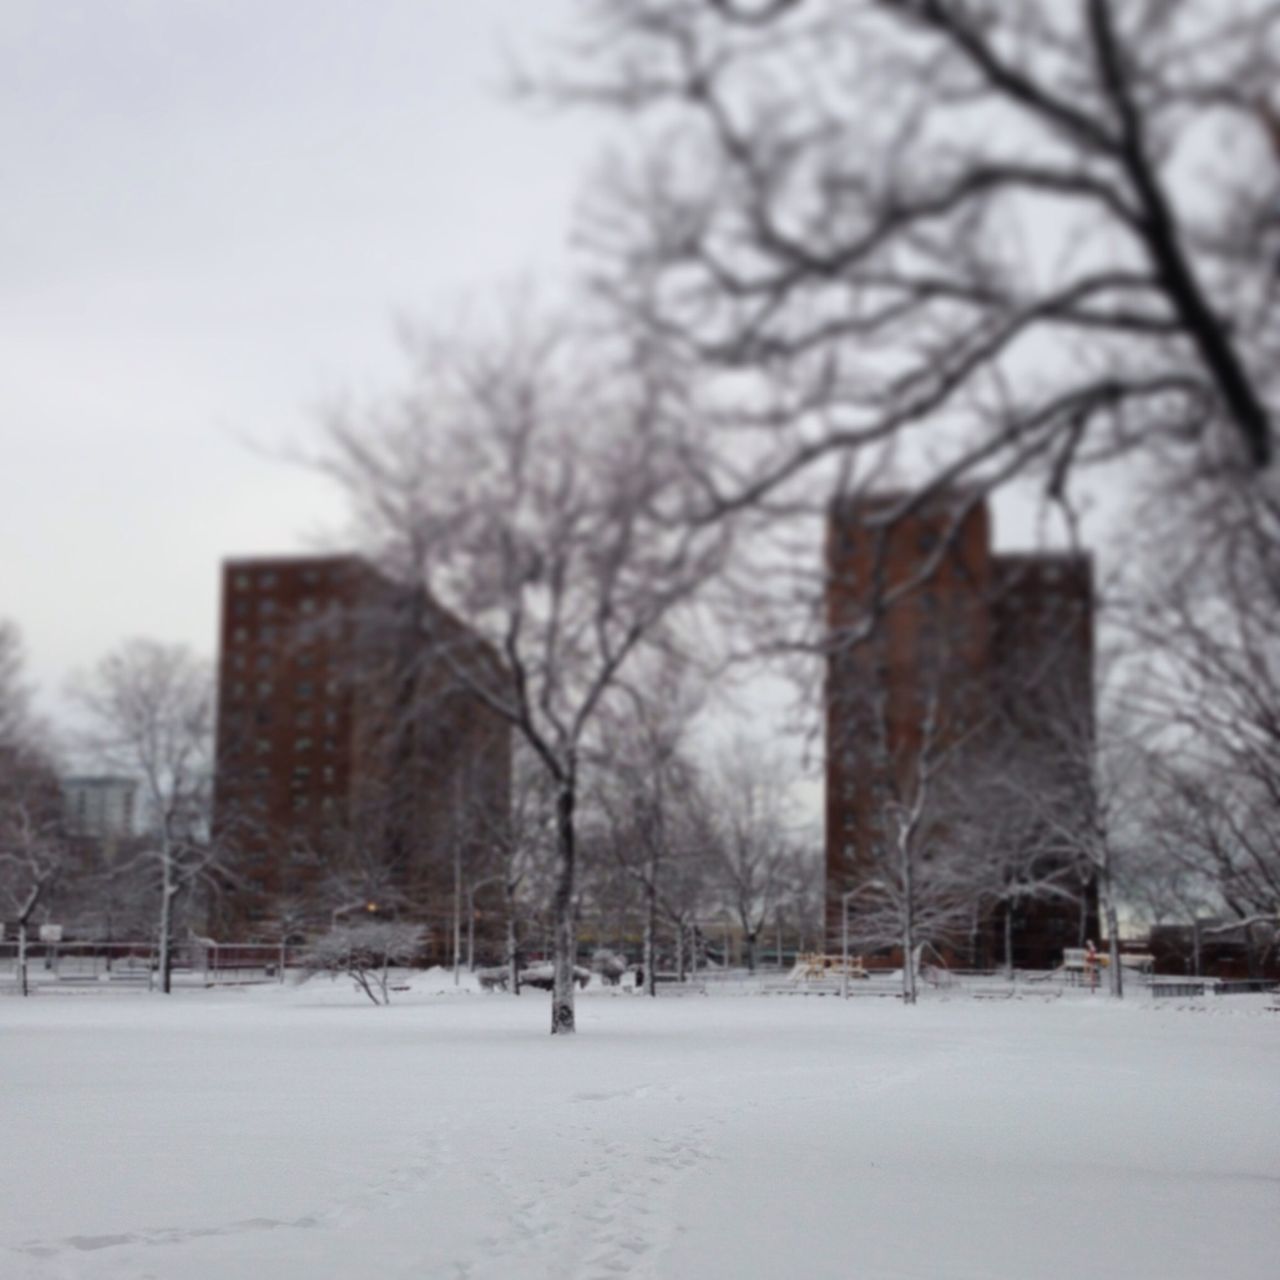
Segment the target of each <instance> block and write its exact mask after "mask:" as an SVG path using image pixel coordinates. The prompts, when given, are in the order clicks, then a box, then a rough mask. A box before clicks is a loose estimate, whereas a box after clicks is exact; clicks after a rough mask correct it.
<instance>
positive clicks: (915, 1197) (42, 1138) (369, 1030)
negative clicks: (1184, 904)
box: [0, 981, 1280, 1280]
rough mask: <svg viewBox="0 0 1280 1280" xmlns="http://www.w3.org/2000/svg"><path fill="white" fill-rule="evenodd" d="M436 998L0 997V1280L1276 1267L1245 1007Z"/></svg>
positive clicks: (1272, 1087) (310, 989)
mask: <svg viewBox="0 0 1280 1280" xmlns="http://www.w3.org/2000/svg"><path fill="white" fill-rule="evenodd" d="M429 985H430V984H422V983H419V984H418V989H417V990H415V991H413V992H410V993H408V994H406V995H402V996H401V997H400V1002H399V1003H398V1004H393V1005H392V1006H391V1007H390V1008H389V1009H382V1008H374V1006H373V1005H371V1004H369V1003H368V1001H367V1000H365V998H364V997H363V996H357V995H355V994H353V993H352V992H351V990H350V987H349V984H331V983H329V982H327V981H321V982H319V983H312V984H309V985H308V986H306V987H302V988H298V989H294V988H261V989H256V990H252V991H223V992H210V993H206V992H182V993H179V994H176V995H174V996H173V997H170V998H169V999H165V998H163V997H160V996H156V995H147V994H145V993H142V992H128V993H118V992H116V993H102V994H79V995H64V996H52V995H47V996H40V997H36V998H35V999H32V1000H27V1001H21V1000H18V999H15V998H5V999H3V1000H0V1082H2V1088H0V1134H3V1138H4V1160H3V1164H2V1165H0V1277H3V1278H4V1280H19V1278H27V1277H30V1278H38V1280H51V1278H53V1277H93V1278H99V1277H101V1278H111V1280H119V1278H121V1277H130V1278H131V1280H135V1278H136V1280H142V1278H143V1277H154V1280H170V1278H180V1280H215V1278H216V1280H257V1278H259V1277H262V1278H264V1280H295V1278H298V1280H302V1278H304V1277H305V1278H306V1280H327V1278H328V1277H343V1278H344V1280H363V1278H365V1277H369V1278H370V1280H374V1278H376V1280H382V1278H383V1277H405V1278H408V1277H413V1278H414V1280H429V1278H431V1277H446V1278H448V1280H484V1278H487V1277H494V1278H496V1277H503V1278H504V1280H524V1278H525V1277H530V1278H535V1280H536V1278H540V1277H555V1278H556V1280H561V1278H565V1280H572V1278H573V1277H602V1278H609V1277H613V1278H616V1277H619V1276H628V1275H630V1276H648V1277H661V1278H662V1280H684V1278H685V1277H690V1278H692V1277H697V1278H699V1280H703V1278H711V1280H720V1278H721V1277H725V1278H734V1280H743V1278H747V1280H750V1278H752V1277H762V1278H763V1277H767V1278H768V1280H778V1278H779V1277H787V1276H804V1277H806V1278H807V1280H826V1278H828V1277H829V1278H831V1280H850V1278H859V1280H897V1278H900V1277H902V1278H905V1277H921V1278H924V1280H961V1278H965V1280H968V1278H975V1280H976V1278H977V1277H983V1278H988V1277H990V1278H992V1280H994V1278H997V1277H998V1278H1001V1280H1003V1278H1004V1277H1009V1278H1010V1280H1012V1278H1013V1277H1017V1278H1018V1280H1055V1278H1058V1277H1062V1278H1064V1280H1065V1278H1067V1277H1070V1280H1084V1278H1086V1277H1092V1278H1094V1280H1110V1278H1112V1277H1124V1278H1125V1280H1148V1278H1150V1280H1173V1278H1175V1277H1194V1278H1196V1280H1203V1278H1205V1277H1212V1276H1218V1275H1223V1276H1230V1277H1232V1280H1249V1278H1251V1277H1258V1278H1259V1280H1262V1278H1264V1277H1265V1278H1266V1280H1273V1278H1274V1277H1275V1276H1276V1275H1278V1274H1280V1087H1278V1086H1280V1014H1278V1013H1271V1012H1266V1011H1265V1009H1266V1006H1267V1005H1268V1004H1269V1003H1270V1000H1269V998H1267V997H1256V998H1239V999H1234V1000H1232V1001H1231V1002H1230V1003H1228V1002H1227V1001H1223V1000H1219V1001H1217V1002H1216V1003H1214V1002H1211V1001H1208V1000H1201V1001H1196V1002H1188V1004H1187V1005H1184V1006H1182V1007H1176V1008H1171V1007H1161V1006H1153V1005H1152V1004H1150V1003H1149V1002H1148V1000H1149V997H1142V996H1139V997H1138V998H1136V999H1134V1000H1131V1001H1126V1002H1125V1004H1124V1005H1123V1006H1115V1005H1112V1004H1111V1003H1110V1002H1108V1001H1107V1000H1106V999H1105V998H1102V997H1095V998H1089V997H1087V996H1076V997H1074V998H1073V997H1071V996H1068V997H1067V998H1064V999H1060V1000H1057V1001H1051V1002H1045V1001H1040V1000H1008V1001H974V1000H971V999H964V998H958V999H943V998H939V997H937V996H936V995H935V996H933V997H932V998H930V999H928V1000H926V1001H925V1002H924V1003H922V1004H921V1005H920V1006H919V1007H917V1008H915V1009H903V1008H901V1007H899V1006H898V1004H897V1003H896V1002H893V1001H889V1000H851V1001H849V1002H847V1003H841V1002H839V1001H836V1000H831V999H803V998H785V997H776V996H775V997H762V996H757V997H754V998H749V999H728V998H721V997H716V996H709V997H690V998H685V999H673V998H670V997H665V998H661V999H659V1000H656V1001H650V1000H645V999H644V998H642V997H638V996H631V995H609V994H604V993H601V994H588V995H587V996H586V997H584V998H582V999H581V1001H580V1004H579V1015H580V1016H579V1025H580V1034H579V1035H578V1036H577V1037H576V1038H575V1039H553V1038H552V1037H550V1036H548V1035H547V1034H546V1026H547V1022H548V1008H547V998H546V997H545V996H544V995H536V994H535V995H526V996H522V997H521V998H520V999H518V1000H517V999H513V998H511V997H508V996H504V995H492V996H484V995H478V994H461V995H455V994H443V995H434V994H430V993H429V991H428V990H426V989H425V987H426V986H429ZM1193 1005H1194V1006H1198V1009H1197V1008H1193V1007H1192V1006H1193Z"/></svg>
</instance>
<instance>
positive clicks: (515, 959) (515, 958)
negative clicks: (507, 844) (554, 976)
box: [507, 883, 520, 996]
mask: <svg viewBox="0 0 1280 1280" xmlns="http://www.w3.org/2000/svg"><path fill="white" fill-rule="evenodd" d="M507 987H508V989H509V990H510V992H511V994H512V995H513V996H518V995H519V994H520V940H519V938H518V937H517V936H516V890H515V885H513V884H510V883H508V885H507Z"/></svg>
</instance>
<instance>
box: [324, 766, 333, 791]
mask: <svg viewBox="0 0 1280 1280" xmlns="http://www.w3.org/2000/svg"><path fill="white" fill-rule="evenodd" d="M322 774H323V777H324V784H325V786H326V787H331V786H333V776H334V769H333V765H331V764H327V765H325V767H324V769H323V771H322Z"/></svg>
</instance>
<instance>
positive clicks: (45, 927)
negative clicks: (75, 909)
mask: <svg viewBox="0 0 1280 1280" xmlns="http://www.w3.org/2000/svg"><path fill="white" fill-rule="evenodd" d="M40 941H41V942H61V941H62V926H61V925H60V924H42V925H41V926H40Z"/></svg>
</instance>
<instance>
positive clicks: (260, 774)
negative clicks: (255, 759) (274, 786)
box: [253, 764, 271, 782]
mask: <svg viewBox="0 0 1280 1280" xmlns="http://www.w3.org/2000/svg"><path fill="white" fill-rule="evenodd" d="M270 776H271V770H270V769H268V768H267V766H266V765H265V764H260V765H259V766H258V767H257V768H256V769H255V770H254V771H253V780H254V781H255V782H266V780H267V779H268V778H269V777H270Z"/></svg>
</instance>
